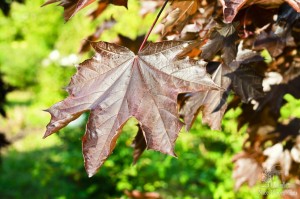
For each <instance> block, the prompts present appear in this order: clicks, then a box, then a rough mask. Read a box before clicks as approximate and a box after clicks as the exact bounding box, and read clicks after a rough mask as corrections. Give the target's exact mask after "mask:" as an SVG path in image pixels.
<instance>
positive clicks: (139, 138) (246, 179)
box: [45, 0, 300, 189]
mask: <svg viewBox="0 0 300 199" xmlns="http://www.w3.org/2000/svg"><path fill="white" fill-rule="evenodd" d="M54 2H59V5H61V6H63V7H64V9H65V15H64V16H65V19H66V20H69V19H70V18H71V17H72V16H73V15H74V14H76V13H77V12H78V11H79V10H80V9H82V8H84V7H85V6H87V5H89V4H91V3H93V2H94V1H93V0H89V1H88V0H77V1H72V2H70V1H67V0H50V1H48V2H46V3H45V5H46V4H50V3H54ZM109 4H114V5H119V6H120V5H121V6H126V7H127V1H126V0H123V1H101V0H100V1H99V2H98V7H97V9H96V10H95V11H94V12H92V14H91V16H92V18H93V19H95V18H96V17H97V16H99V15H100V14H101V13H102V12H104V11H105V9H106V7H107V6H109ZM141 5H142V11H143V12H141V13H142V14H141V17H144V16H145V15H146V14H147V13H149V12H153V11H154V10H156V9H158V8H159V7H161V6H162V2H159V1H141ZM150 5H151V6H150ZM299 7H300V3H299V1H297V0H285V1H281V0H274V1H265V0H255V1H250V0H249V1H247V0H239V1H236V0H235V1H234V0H219V1H217V0H177V1H176V0H175V1H171V5H170V6H169V7H168V11H167V14H166V15H165V16H164V19H163V20H162V22H161V24H160V26H159V27H158V28H157V30H156V31H157V32H161V34H160V38H161V40H164V41H162V42H158V43H149V44H148V45H147V46H146V47H145V48H143V49H142V50H140V51H138V52H137V49H138V47H137V45H138V44H136V43H139V42H137V41H138V40H136V41H129V40H126V39H125V38H124V37H123V38H122V36H120V40H119V42H120V43H121V44H122V45H125V46H127V47H128V48H130V49H132V50H129V49H128V48H126V47H124V46H120V45H116V44H113V43H107V42H102V41H100V42H92V43H91V46H92V47H93V48H94V50H95V51H96V54H95V55H94V57H92V58H91V59H88V60H86V61H84V62H83V63H81V64H80V65H79V66H78V68H77V73H76V74H75V75H74V76H73V77H72V79H71V82H70V84H69V86H68V87H67V91H68V93H69V97H67V98H66V99H65V100H63V101H61V102H59V103H57V104H55V105H53V106H52V107H51V108H49V109H48V112H49V113H50V114H51V121H50V123H49V124H48V126H47V131H46V133H45V137H47V136H48V135H50V134H52V133H55V132H57V131H59V130H60V129H61V128H63V127H65V126H66V125H68V124H69V123H70V122H71V121H73V120H75V119H76V118H78V117H79V116H80V115H81V114H82V113H84V112H86V111H90V113H91V114H90V117H89V120H88V123H87V127H86V132H85V135H84V137H83V154H84V159H85V168H86V170H87V172H88V174H89V176H92V175H94V174H95V173H96V171H97V170H98V169H99V168H100V167H101V165H102V164H103V162H104V161H105V160H106V159H107V158H108V156H109V155H110V154H111V153H112V151H113V150H114V147H115V145H116V141H117V139H118V137H119V135H120V133H121V130H122V127H123V125H124V124H125V123H126V121H127V120H128V119H129V118H130V117H135V118H136V119H137V120H138V123H139V124H138V126H139V130H138V132H137V135H136V138H135V140H134V147H135V152H134V157H135V161H136V160H137V159H138V157H139V156H140V155H141V153H142V152H143V151H144V150H145V149H153V150H157V151H161V152H163V153H167V154H170V155H173V156H175V153H174V143H175V141H176V139H177V137H178V134H179V131H180V129H181V128H182V126H183V124H186V128H187V129H190V128H191V126H192V125H193V124H194V121H195V119H196V117H197V115H198V114H200V113H201V114H202V122H203V123H204V124H207V125H208V126H210V127H211V128H212V129H216V130H221V128H222V119H223V116H224V113H225V112H226V111H228V110H230V109H236V108H237V107H239V108H241V109H242V113H241V114H240V115H239V116H238V118H237V120H238V123H239V128H241V127H242V126H244V125H247V133H248V135H249V136H248V138H247V140H246V141H245V143H244V146H243V151H242V152H241V153H239V154H237V155H236V156H235V157H234V158H233V161H234V163H235V165H236V168H235V169H234V174H233V177H234V178H235V179H236V188H237V189H238V188H239V187H240V186H241V185H242V184H243V183H248V184H249V185H250V186H252V185H254V184H255V183H257V182H258V181H266V180H267V179H264V178H262V177H261V174H262V173H263V172H269V173H273V174H274V175H278V176H279V177H280V179H281V180H282V181H283V182H287V181H288V180H298V176H299V173H298V171H299V169H298V168H299V162H300V160H299V156H300V155H299V154H300V146H299V139H300V136H299V135H298V134H299V133H298V132H299V128H300V126H299V119H298V118H290V119H288V120H286V121H283V120H281V119H280V116H281V115H280V109H281V107H282V106H283V105H284V104H285V103H286V102H285V100H284V96H285V95H286V94H290V95H292V96H293V97H295V98H296V99H299V91H300V87H299V85H300V82H299V80H300V58H299V54H300V53H299V45H300V37H299V35H300V34H299V27H300V14H299V13H298V12H299V11H300V8H299ZM128 8H129V9H130V5H128ZM115 23H117V22H115V21H114V20H113V19H111V20H107V21H105V22H104V23H103V24H102V25H100V26H99V27H98V28H97V30H96V32H95V33H94V34H93V35H91V36H90V37H89V39H88V40H91V41H96V40H98V38H99V37H100V36H101V34H102V32H103V31H105V30H106V29H109V28H111V27H112V26H114V24H115ZM165 40H168V41H165ZM142 47H143V46H142ZM88 50H89V48H88V45H87V43H85V44H84V45H83V46H82V47H81V52H86V51H88ZM266 58H270V59H269V60H267V59H266ZM229 95H234V97H232V98H231V100H229V99H228V96H229ZM181 119H182V120H181ZM182 121H184V123H183V122H182ZM275 170H280V172H279V173H278V172H277V173H276V172H274V171H275Z"/></svg>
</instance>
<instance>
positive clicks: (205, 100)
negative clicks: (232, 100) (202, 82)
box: [180, 64, 231, 131]
mask: <svg viewBox="0 0 300 199" xmlns="http://www.w3.org/2000/svg"><path fill="white" fill-rule="evenodd" d="M224 67H226V66H222V64H219V66H218V68H217V69H216V70H215V71H214V73H213V75H212V79H213V81H214V82H215V83H216V84H217V85H218V86H220V87H222V88H223V89H224V90H220V91H205V92H197V93H192V94H191V96H189V97H188V99H187V100H186V101H185V103H184V105H183V106H182V108H181V109H180V114H181V117H183V119H184V121H185V123H186V130H187V131H189V130H190V128H191V127H192V125H193V123H194V121H195V119H196V117H197V115H198V113H199V111H201V112H202V123H203V124H208V125H209V126H210V127H211V128H212V129H214V130H221V122H222V118H223V115H224V112H225V110H226V107H227V103H226V99H227V96H228V92H229V86H230V84H231V81H230V79H229V78H228V77H226V76H224Z"/></svg>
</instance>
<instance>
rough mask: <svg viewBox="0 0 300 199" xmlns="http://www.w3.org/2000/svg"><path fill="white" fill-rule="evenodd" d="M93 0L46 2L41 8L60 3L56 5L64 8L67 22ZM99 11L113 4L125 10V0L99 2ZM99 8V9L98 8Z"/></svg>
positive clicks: (53, 0) (55, 0) (51, 0)
mask: <svg viewBox="0 0 300 199" xmlns="http://www.w3.org/2000/svg"><path fill="white" fill-rule="evenodd" d="M94 1H95V0H48V1H47V2H46V3H44V4H43V5H42V6H46V5H49V4H52V3H56V2H60V3H59V4H58V5H59V6H62V7H64V18H65V20H66V21H68V20H69V19H70V18H71V17H73V16H74V15H75V14H76V13H77V12H78V11H80V10H81V9H83V8H84V7H86V6H88V5H89V4H91V3H93V2H94ZM99 4H101V6H100V7H101V9H105V8H106V7H105V6H104V5H105V4H114V5H119V6H125V7H126V8H127V0H100V1H99ZM98 8H99V7H98ZM101 12H102V11H101Z"/></svg>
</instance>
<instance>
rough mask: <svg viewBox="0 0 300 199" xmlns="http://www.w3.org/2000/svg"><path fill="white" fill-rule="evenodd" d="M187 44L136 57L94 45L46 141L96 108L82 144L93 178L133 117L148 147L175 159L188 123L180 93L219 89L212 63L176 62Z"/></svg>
mask: <svg viewBox="0 0 300 199" xmlns="http://www.w3.org/2000/svg"><path fill="white" fill-rule="evenodd" d="M186 45H187V43H186V42H175V41H167V42H159V43H150V44H148V45H147V46H146V47H145V48H144V49H143V50H142V51H141V52H140V53H138V55H135V54H134V53H133V52H132V51H130V50H129V49H127V48H126V47H122V46H118V45H116V44H111V43H107V42H97V43H92V46H93V48H94V49H95V50H96V55H95V56H94V57H93V58H92V59H89V60H86V61H84V62H83V63H81V64H80V65H79V67H78V71H77V73H76V74H75V75H74V76H73V77H72V79H71V82H70V84H69V86H68V87H67V91H68V92H69V94H70V96H69V97H68V98H66V99H65V100H63V101H61V102H59V103H57V104H55V105H53V106H52V107H50V108H49V109H48V112H49V113H50V114H51V121H50V123H49V124H48V125H47V130H46V132H45V135H44V137H47V136H49V135H51V134H52V133H55V132H57V131H58V130H60V129H61V128H63V127H65V126H66V125H67V124H68V123H70V122H71V121H73V120H74V119H76V118H78V117H79V116H80V115H81V114H82V113H83V112H85V111H88V110H90V111H91V114H90V117H89V120H88V123H87V127H86V132H85V135H84V137H83V140H82V142H83V154H84V160H85V168H86V171H87V173H88V175H89V176H92V175H94V174H95V173H96V171H97V170H98V168H99V167H100V166H101V165H102V164H103V163H104V161H105V160H106V159H107V158H108V156H109V155H110V154H111V152H112V151H113V149H114V147H115V145H116V140H117V138H118V136H119V135H120V132H121V129H122V126H123V125H124V124H125V122H126V121H127V120H128V119H129V118H130V117H135V118H136V119H137V120H138V121H139V125H140V127H141V129H142V130H143V132H144V136H145V140H146V143H147V147H148V149H153V150H157V151H160V152H162V153H166V154H170V155H173V156H175V153H174V143H175V141H176V139H177V136H178V133H179V130H180V129H181V128H182V125H183V124H182V122H180V120H179V119H178V114H177V109H176V104H177V100H176V99H177V95H178V94H179V93H184V92H195V91H205V90H210V89H218V88H219V87H218V86H217V85H216V84H215V83H214V82H213V81H212V80H211V78H210V76H209V75H208V74H207V73H206V71H205V68H204V67H203V66H204V65H205V64H206V63H204V62H199V61H194V60H188V59H182V60H180V59H177V58H176V55H177V54H178V53H179V52H181V50H182V49H183V48H184V46H186Z"/></svg>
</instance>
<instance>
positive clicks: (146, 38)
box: [139, 0, 169, 52]
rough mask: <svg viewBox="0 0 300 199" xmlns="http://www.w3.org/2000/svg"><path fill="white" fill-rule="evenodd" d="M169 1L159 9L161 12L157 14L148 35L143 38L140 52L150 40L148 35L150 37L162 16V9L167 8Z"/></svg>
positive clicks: (166, 0)
mask: <svg viewBox="0 0 300 199" xmlns="http://www.w3.org/2000/svg"><path fill="white" fill-rule="evenodd" d="M168 1H169V0H165V3H164V5H163V6H162V7H161V9H160V10H159V13H158V14H157V16H156V18H155V20H154V22H153V23H152V26H151V28H150V30H149V31H148V33H147V35H146V36H145V38H144V40H143V43H142V44H141V46H140V49H139V52H141V50H142V49H143V48H144V46H145V44H146V41H147V40H148V37H149V35H150V33H151V32H152V30H153V28H154V26H155V24H156V22H157V20H158V19H159V17H160V15H161V13H162V11H163V10H164V9H165V7H166V5H167V3H168Z"/></svg>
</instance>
